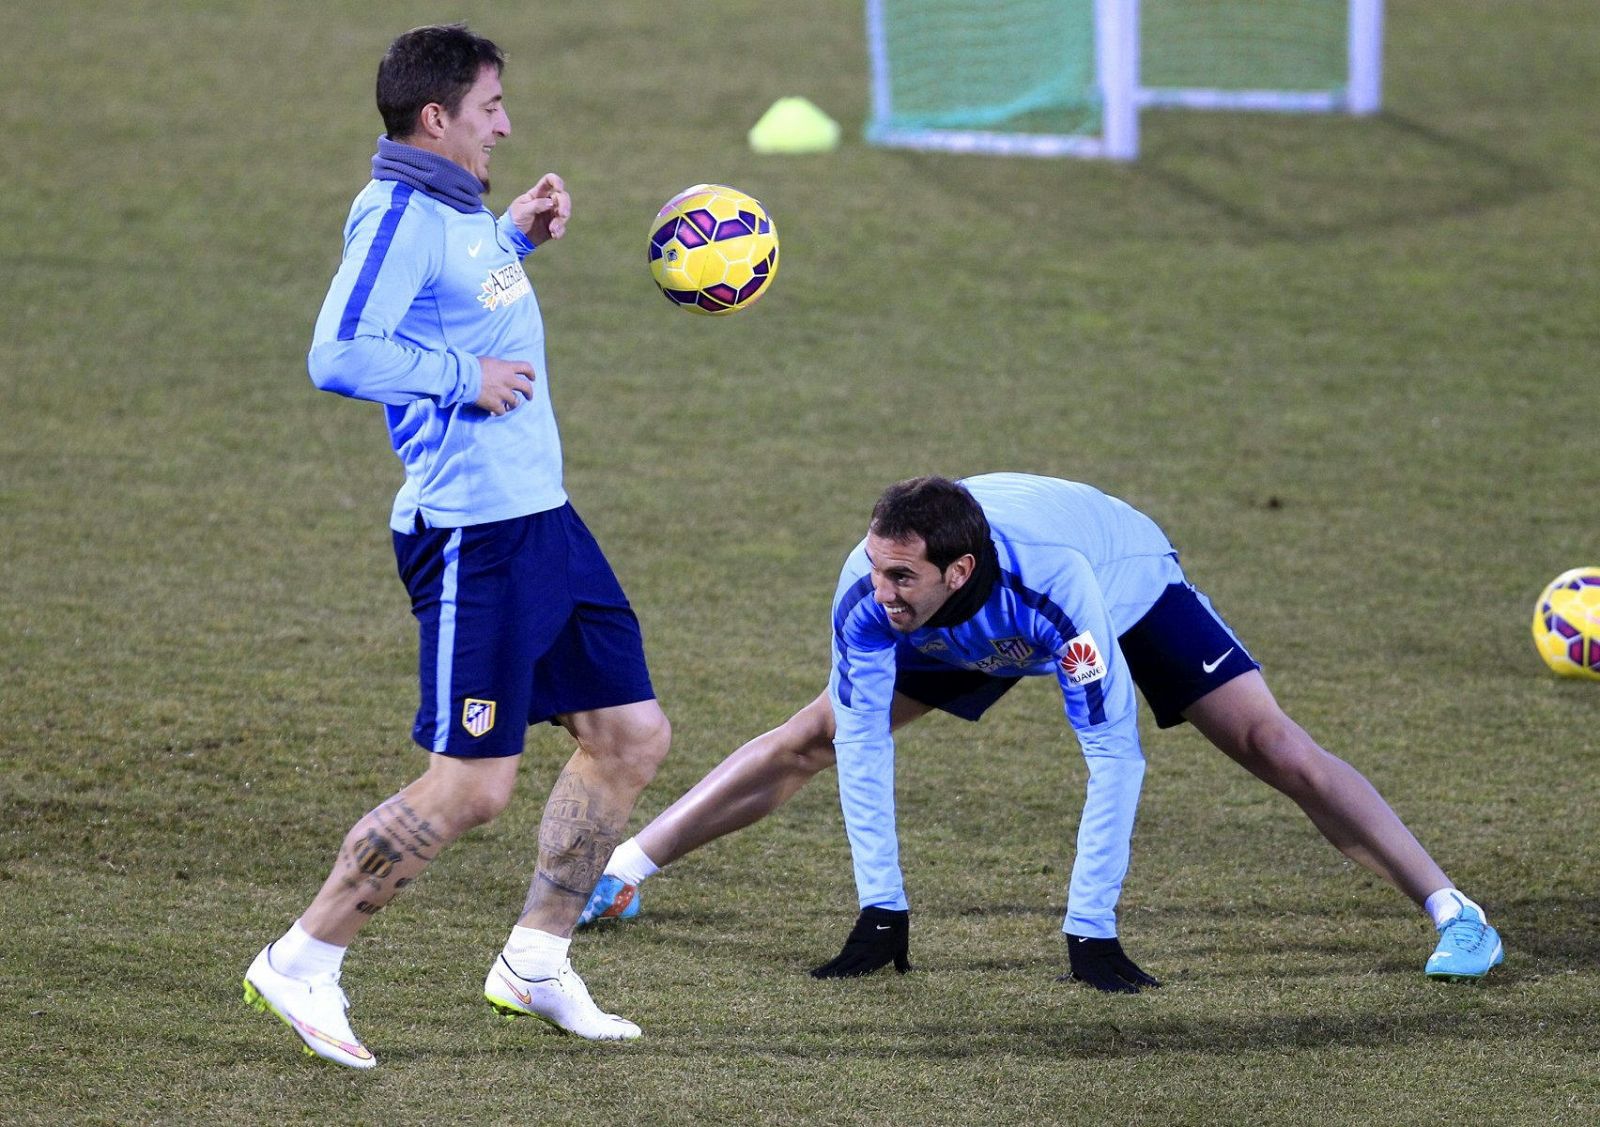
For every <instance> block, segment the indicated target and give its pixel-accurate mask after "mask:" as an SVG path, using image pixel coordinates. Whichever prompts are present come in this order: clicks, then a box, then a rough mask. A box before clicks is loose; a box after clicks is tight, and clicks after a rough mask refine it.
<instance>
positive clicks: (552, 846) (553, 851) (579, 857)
mask: <svg viewBox="0 0 1600 1127" xmlns="http://www.w3.org/2000/svg"><path fill="white" fill-rule="evenodd" d="M607 799H608V796H607V795H606V793H605V792H604V791H603V790H602V789H601V788H599V787H597V786H593V785H591V784H589V783H587V782H585V781H584V780H583V779H582V778H581V777H579V775H578V773H577V772H576V771H574V770H573V769H572V768H571V767H568V768H567V769H566V770H564V771H562V772H561V777H560V778H558V779H556V785H555V786H554V787H552V788H551V790H550V801H548V802H547V803H545V807H544V819H543V820H542V821H541V822H540V823H539V866H538V869H537V871H536V873H535V881H534V885H535V887H537V886H538V885H539V884H541V883H542V884H546V885H553V886H554V887H555V888H557V889H558V890H560V891H561V892H564V893H567V894H568V895H570V896H583V897H587V896H588V895H589V893H590V892H592V891H593V890H594V886H595V884H596V883H597V882H598V881H599V880H600V874H601V873H602V872H604V870H605V866H606V861H607V859H608V858H610V856H611V851H612V850H613V849H615V848H616V847H617V843H618V842H619V841H621V840H622V827H623V824H624V823H625V822H626V821H627V817H628V812H627V810H626V809H624V810H622V811H620V812H618V811H615V810H613V809H611V808H610V807H611V806H612V805H614V803H611V802H608V801H607ZM533 899H534V893H533V889H530V890H529V892H528V903H527V905H524V907H523V911H524V912H525V913H526V912H527V911H528V910H530V908H531V906H532V904H533Z"/></svg>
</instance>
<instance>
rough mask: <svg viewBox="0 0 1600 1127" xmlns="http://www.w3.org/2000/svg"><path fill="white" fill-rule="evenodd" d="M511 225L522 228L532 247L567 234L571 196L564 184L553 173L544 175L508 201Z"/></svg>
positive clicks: (570, 211) (570, 215)
mask: <svg viewBox="0 0 1600 1127" xmlns="http://www.w3.org/2000/svg"><path fill="white" fill-rule="evenodd" d="M506 210H508V211H509V212H510V213H511V222H513V223H515V224H516V225H517V226H518V227H520V228H522V233H523V234H524V235H527V236H528V241H529V242H530V243H532V244H533V245H534V246H538V245H539V244H540V243H543V242H547V241H548V240H550V239H559V238H560V237H561V236H562V235H564V234H566V233H567V220H569V219H571V218H572V197H571V196H570V195H568V194H567V185H566V182H565V181H563V180H562V179H561V177H559V176H557V175H556V174H555V173H554V172H546V173H545V174H544V175H543V176H541V177H539V182H538V183H537V184H535V185H534V186H533V187H531V188H529V189H528V190H527V191H526V192H523V193H522V195H520V196H518V197H517V198H516V199H514V200H512V201H511V206H510V207H509V208H507V209H506Z"/></svg>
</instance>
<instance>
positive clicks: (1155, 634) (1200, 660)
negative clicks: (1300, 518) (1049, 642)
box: [894, 583, 1261, 728]
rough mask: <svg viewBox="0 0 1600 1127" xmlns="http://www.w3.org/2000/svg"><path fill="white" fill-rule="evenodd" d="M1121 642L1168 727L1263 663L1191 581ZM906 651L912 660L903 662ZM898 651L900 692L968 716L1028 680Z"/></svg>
mask: <svg viewBox="0 0 1600 1127" xmlns="http://www.w3.org/2000/svg"><path fill="white" fill-rule="evenodd" d="M1117 644H1118V648H1119V649H1121V650H1122V656H1123V659H1124V660H1125V661H1127V663H1128V672H1129V673H1130V674H1132V676H1133V683H1134V684H1136V685H1138V686H1139V692H1140V693H1141V694H1143V696H1144V699H1145V700H1146V701H1147V702H1148V703H1149V705H1150V710H1151V711H1152V712H1153V713H1155V718H1156V725H1157V727H1161V728H1172V727H1175V726H1177V725H1179V724H1182V723H1183V710H1184V709H1186V708H1188V707H1189V706H1190V705H1191V704H1193V703H1194V702H1195V701H1197V700H1199V699H1200V698H1201V697H1203V696H1205V695H1206V694H1207V693H1209V692H1211V690H1213V689H1215V688H1217V687H1219V686H1221V685H1225V684H1227V683H1228V682H1229V681H1231V680H1233V679H1234V678H1235V677H1238V676H1240V675H1241V674H1244V673H1248V672H1250V670H1252V669H1260V668H1261V665H1260V663H1259V662H1257V661H1256V660H1255V659H1254V658H1252V657H1251V656H1250V654H1249V651H1247V650H1246V649H1245V648H1244V645H1243V643H1241V642H1240V641H1239V639H1238V638H1237V637H1235V636H1234V633H1233V631H1232V630H1230V629H1229V628H1228V624H1227V623H1226V622H1224V621H1223V620H1222V616H1221V615H1219V614H1218V613H1217V612H1216V610H1215V609H1214V608H1213V607H1212V606H1211V600H1210V599H1208V598H1206V597H1205V595H1203V594H1201V593H1200V592H1199V591H1197V590H1195V589H1194V588H1193V587H1191V586H1190V585H1189V584H1187V583H1174V584H1172V585H1171V586H1169V587H1168V588H1167V589H1166V590H1165V591H1163V592H1162V594H1161V597H1160V598H1159V599H1157V600H1156V602H1155V605H1154V606H1152V607H1151V608H1150V609H1149V610H1148V611H1146V612H1145V614H1144V617H1143V618H1141V619H1139V621H1138V622H1136V623H1134V624H1133V625H1132V626H1131V627H1129V629H1128V631H1127V633H1125V634H1123V635H1122V636H1121V637H1120V638H1118V639H1117ZM902 656H904V657H905V658H907V659H908V660H907V661H906V662H902V661H901V660H900V659H901V658H902ZM895 657H896V665H897V668H896V671H895V680H894V691H895V692H897V693H901V694H903V695H905V696H908V697H910V698H911V699H912V700H914V701H918V702H920V703H922V704H926V705H929V706H931V707H933V708H937V709H939V710H940V711H941V712H948V713H950V714H952V715H954V716H959V717H961V718H962V719H963V720H976V719H978V718H979V717H980V716H982V715H983V714H984V713H985V712H987V711H988V710H989V707H990V706H991V705H992V704H994V702H995V701H997V700H999V699H1000V698H1001V697H1003V696H1005V695H1006V693H1007V692H1009V691H1010V689H1011V688H1012V686H1014V685H1015V684H1016V683H1017V682H1018V681H1020V680H1021V678H1020V677H993V676H990V675H989V674H987V673H980V672H978V671H977V670H975V669H955V668H945V669H932V668H929V667H928V665H927V663H926V662H927V659H922V661H920V662H918V661H917V658H918V657H920V655H918V654H917V653H916V651H914V650H910V651H908V650H905V649H901V650H898V651H897V652H896V655H895ZM912 663H915V664H912Z"/></svg>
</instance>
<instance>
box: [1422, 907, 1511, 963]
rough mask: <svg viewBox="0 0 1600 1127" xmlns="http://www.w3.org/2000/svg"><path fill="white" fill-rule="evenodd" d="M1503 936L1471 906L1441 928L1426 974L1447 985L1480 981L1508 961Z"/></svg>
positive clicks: (1429, 958) (1429, 957)
mask: <svg viewBox="0 0 1600 1127" xmlns="http://www.w3.org/2000/svg"><path fill="white" fill-rule="evenodd" d="M1505 957H1506V953H1505V948H1504V947H1502V946H1501V945H1500V933H1499V932H1498V931H1496V930H1495V929H1494V928H1492V927H1490V926H1489V925H1488V923H1487V922H1485V920H1484V918H1483V914H1482V913H1481V912H1479V911H1478V910H1477V909H1476V908H1474V907H1472V906H1471V905H1470V904H1469V905H1467V906H1466V907H1464V908H1462V909H1461V914H1460V915H1459V916H1457V917H1456V918H1455V919H1453V920H1451V921H1450V922H1449V923H1447V924H1445V925H1444V926H1443V927H1441V928H1440V929H1439V946H1437V947H1435V948H1434V949H1433V954H1432V955H1430V956H1428V965H1427V966H1426V967H1424V968H1423V973H1424V974H1426V975H1427V976H1428V977H1429V978H1437V979H1440V980H1442V981H1445V982H1477V981H1478V980H1479V979H1481V978H1482V977H1483V976H1484V975H1486V974H1488V973H1489V968H1490V967H1497V966H1499V965H1500V964H1501V963H1502V962H1504V961H1505Z"/></svg>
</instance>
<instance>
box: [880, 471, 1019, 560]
mask: <svg viewBox="0 0 1600 1127" xmlns="http://www.w3.org/2000/svg"><path fill="white" fill-rule="evenodd" d="M868 528H869V529H870V530H871V532H872V533H873V534H874V535H876V536H881V537H883V538H884V539H885V540H909V539H910V538H911V537H913V536H920V537H921V538H922V540H923V542H924V543H925V544H927V546H928V562H929V563H931V564H933V566H934V567H936V568H938V569H939V570H940V571H943V570H944V569H945V568H947V567H949V566H950V565H951V564H952V563H954V562H955V561H956V560H958V559H960V558H961V557H962V556H964V555H967V554H968V553H970V554H972V555H973V556H975V557H977V558H978V559H982V558H983V547H984V545H985V544H987V543H989V518H988V517H986V516H984V515H983V507H982V506H981V505H979V504H978V499H977V498H976V497H974V496H973V495H972V494H971V493H969V492H968V491H967V487H966V486H964V485H962V484H960V483H959V482H955V481H951V480H950V479H949V478H945V477H931V476H930V477H913V478H908V479H907V480H905V481H897V482H895V483H894V484H893V485H891V486H889V488H888V489H885V490H884V491H883V496H881V497H879V498H878V503H877V504H876V505H874V506H873V507H872V522H871V524H870V525H868Z"/></svg>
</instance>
